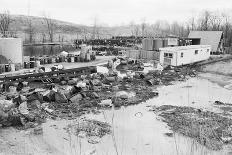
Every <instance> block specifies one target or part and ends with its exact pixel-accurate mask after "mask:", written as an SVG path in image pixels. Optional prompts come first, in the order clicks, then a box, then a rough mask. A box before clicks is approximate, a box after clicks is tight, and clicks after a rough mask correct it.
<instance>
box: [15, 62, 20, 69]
mask: <svg viewBox="0 0 232 155" xmlns="http://www.w3.org/2000/svg"><path fill="white" fill-rule="evenodd" d="M20 69H21V64H20V63H16V64H15V71H18V70H20Z"/></svg>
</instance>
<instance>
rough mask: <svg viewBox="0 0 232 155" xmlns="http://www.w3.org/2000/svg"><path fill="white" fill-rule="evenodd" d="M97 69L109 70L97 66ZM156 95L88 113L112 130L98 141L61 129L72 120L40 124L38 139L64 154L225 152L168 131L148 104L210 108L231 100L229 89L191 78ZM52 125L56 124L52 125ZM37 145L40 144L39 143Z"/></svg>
mask: <svg viewBox="0 0 232 155" xmlns="http://www.w3.org/2000/svg"><path fill="white" fill-rule="evenodd" d="M98 71H101V72H104V71H107V72H108V70H107V69H106V68H105V67H100V66H98ZM158 92H159V96H158V97H156V98H153V99H150V100H148V101H147V102H145V103H142V104H139V105H135V106H128V107H122V108H120V109H118V110H114V109H113V108H112V109H109V110H103V111H101V113H100V114H97V115H96V114H89V115H85V116H83V117H86V118H90V119H96V120H100V121H104V122H108V123H109V124H111V125H112V129H113V132H112V134H110V135H106V136H104V137H103V138H102V139H101V141H100V143H98V144H89V143H88V142H87V140H86V139H82V138H79V137H77V136H75V135H73V134H68V133H67V132H66V131H65V130H64V128H65V127H67V126H68V125H69V124H75V123H76V121H75V120H71V121H67V120H62V121H48V122H47V123H45V124H43V129H44V134H43V136H42V138H41V139H40V140H41V141H44V143H46V144H47V145H48V146H51V147H52V148H56V150H58V151H57V152H60V153H61V154H67V155H73V154H75V155H81V154H82V155H83V154H85V153H86V152H95V154H99V155H102V154H106V155H107V154H108V155H117V154H120V155H135V154H138V155H139V154H140V155H151V154H158V155H163V154H165V155H166V154H167V155H169V154H173V155H185V154H186V155H187V154H193V155H195V154H196V155H201V154H210V155H211V154H212V155H216V154H220V155H221V154H227V152H228V149H227V148H225V149H223V150H221V151H211V150H208V149H207V148H205V147H204V146H201V145H200V144H198V143H197V142H196V141H194V140H193V139H191V138H188V137H184V136H181V135H179V134H174V136H173V137H168V136H166V135H165V133H170V132H172V131H170V130H169V128H168V126H167V125H166V124H165V123H164V122H162V121H161V120H160V118H159V117H158V116H157V115H156V114H154V113H153V112H148V110H149V106H153V105H155V106H160V105H177V106H191V107H196V108H206V109H208V110H211V111H217V112H218V109H217V108H215V107H213V106H212V104H213V102H214V101H216V100H219V101H222V102H227V103H228V102H229V103H230V102H231V100H232V96H231V94H232V91H231V90H228V89H225V88H223V87H221V86H219V85H218V84H216V83H213V82H210V81H209V80H207V79H202V78H191V79H189V80H187V81H185V82H175V83H174V84H173V85H170V86H161V87H159V88H158ZM54 124H55V126H54ZM38 147H39V146H38Z"/></svg>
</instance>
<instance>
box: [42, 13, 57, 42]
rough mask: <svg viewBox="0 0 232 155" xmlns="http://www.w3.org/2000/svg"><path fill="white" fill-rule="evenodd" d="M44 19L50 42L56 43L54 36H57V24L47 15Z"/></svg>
mask: <svg viewBox="0 0 232 155" xmlns="http://www.w3.org/2000/svg"><path fill="white" fill-rule="evenodd" d="M43 19H44V21H45V24H46V26H47V33H48V36H49V41H50V42H53V41H54V34H55V27H56V24H55V22H54V21H53V20H52V19H51V18H50V17H49V16H46V15H45V16H44V18H43Z"/></svg>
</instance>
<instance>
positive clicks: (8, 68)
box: [5, 64, 10, 72]
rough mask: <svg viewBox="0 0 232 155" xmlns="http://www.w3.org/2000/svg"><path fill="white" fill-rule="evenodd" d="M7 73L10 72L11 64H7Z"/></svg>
mask: <svg viewBox="0 0 232 155" xmlns="http://www.w3.org/2000/svg"><path fill="white" fill-rule="evenodd" d="M5 72H10V65H9V64H5Z"/></svg>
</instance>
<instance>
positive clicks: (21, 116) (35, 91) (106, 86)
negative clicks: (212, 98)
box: [0, 60, 197, 143]
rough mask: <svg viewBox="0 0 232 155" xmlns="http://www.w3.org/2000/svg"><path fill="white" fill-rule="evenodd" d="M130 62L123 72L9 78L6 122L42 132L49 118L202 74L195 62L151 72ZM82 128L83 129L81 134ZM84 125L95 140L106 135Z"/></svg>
mask: <svg viewBox="0 0 232 155" xmlns="http://www.w3.org/2000/svg"><path fill="white" fill-rule="evenodd" d="M125 66H127V67H128V66H129V67H130V69H132V70H130V71H127V73H126V74H125V76H123V77H122V76H120V75H119V74H118V71H116V70H109V72H108V73H94V74H91V75H81V76H80V77H77V78H66V77H65V78H63V77H61V78H60V79H59V78H57V80H56V83H51V84H41V83H27V82H24V81H22V82H18V83H6V84H4V85H3V87H2V93H1V95H0V98H1V100H0V126H2V127H9V126H14V127H16V128H17V129H21V130H22V129H29V128H34V134H35V135H38V134H42V133H43V131H42V128H41V124H42V123H43V122H45V121H46V119H57V118H59V119H76V118H78V117H79V116H82V115H84V114H88V113H91V112H92V113H97V112H99V111H100V110H104V109H107V108H120V107H122V106H130V105H135V104H140V103H142V102H145V101H147V100H148V99H151V98H153V97H155V96H158V95H159V92H157V91H155V88H156V87H157V86H159V85H170V84H172V82H174V81H182V80H185V79H186V78H188V77H191V76H196V74H197V72H196V70H195V69H194V68H190V67H182V68H179V69H176V68H165V69H163V70H160V69H158V70H152V71H149V72H148V73H145V72H143V63H142V62H137V64H136V63H134V62H131V61H129V60H123V63H122V64H121V69H124V68H125ZM118 69H119V70H121V69H120V68H118ZM84 122H88V123H87V124H90V125H91V128H92V127H93V126H95V125H96V124H98V125H99V123H100V122H95V121H93V120H88V121H86V120H85V121H84ZM82 124H83V123H82ZM84 124H85V123H84ZM100 126H102V124H101V125H100ZM103 126H106V125H105V124H103ZM83 128H85V126H84V127H83ZM83 128H82V129H83ZM86 128H88V127H86ZM98 128H99V127H98ZM108 128H109V126H108V125H107V130H105V129H101V130H104V133H105V134H108V133H109V130H108ZM82 129H77V130H78V132H80V133H81V132H82ZM83 130H85V131H87V135H91V134H92V137H91V138H89V140H88V141H89V142H90V143H97V142H98V140H96V139H98V138H93V136H95V137H96V136H97V137H100V138H101V136H103V135H104V134H102V133H101V134H100V136H99V133H98V134H97V135H94V134H93V133H91V132H90V130H89V128H88V129H83ZM91 131H92V130H91ZM80 135H81V134H80Z"/></svg>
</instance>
